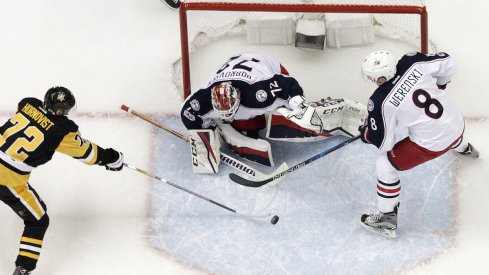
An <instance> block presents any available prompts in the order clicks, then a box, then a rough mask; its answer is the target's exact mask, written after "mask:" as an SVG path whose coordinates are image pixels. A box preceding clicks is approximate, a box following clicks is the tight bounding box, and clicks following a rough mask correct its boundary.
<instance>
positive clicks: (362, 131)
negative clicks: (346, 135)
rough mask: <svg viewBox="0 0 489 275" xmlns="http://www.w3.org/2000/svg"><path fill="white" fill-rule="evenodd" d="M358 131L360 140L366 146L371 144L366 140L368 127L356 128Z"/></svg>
mask: <svg viewBox="0 0 489 275" xmlns="http://www.w3.org/2000/svg"><path fill="white" fill-rule="evenodd" d="M358 131H359V132H360V139H361V140H362V141H363V142H364V143H367V144H370V143H371V142H370V141H369V140H368V138H367V136H368V126H367V125H362V126H360V127H358Z"/></svg>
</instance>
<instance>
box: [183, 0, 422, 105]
mask: <svg viewBox="0 0 489 275" xmlns="http://www.w3.org/2000/svg"><path fill="white" fill-rule="evenodd" d="M191 1H192V0H187V1H186V2H182V3H181V6H180V9H179V15H180V38H181V54H182V56H181V58H182V59H181V62H182V81H183V83H182V84H183V86H182V87H183V96H184V98H186V97H188V96H189V95H190V93H191V87H190V58H189V55H190V51H189V42H190V41H189V31H188V22H189V21H188V20H189V18H188V12H189V11H231V12H278V13H279V12H289V13H366V14H411V15H419V43H420V45H419V48H420V51H421V52H424V53H427V52H428V45H429V40H428V13H427V11H426V6H425V5H424V2H423V1H421V0H420V1H417V0H414V2H418V3H417V4H416V5H412V3H413V0H405V2H409V5H402V4H399V3H400V2H401V3H402V2H404V1H380V2H383V3H384V4H338V3H335V4H327V3H321V4H317V3H289V2H291V1H287V0H283V2H282V3H263V2H260V3H258V2H254V3H252V2H202V1H199V2H191ZM194 1H198V0H194ZM308 2H311V1H308ZM389 3H395V4H389Z"/></svg>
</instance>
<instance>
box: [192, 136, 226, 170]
mask: <svg viewBox="0 0 489 275" xmlns="http://www.w3.org/2000/svg"><path fill="white" fill-rule="evenodd" d="M188 133H189V139H190V149H191V154H192V170H193V172H194V173H197V174H211V173H217V172H218V168H219V163H220V162H221V158H220V155H221V152H220V150H221V143H220V138H219V131H214V130H211V129H206V130H189V131H188Z"/></svg>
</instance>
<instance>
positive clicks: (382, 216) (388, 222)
mask: <svg viewBox="0 0 489 275" xmlns="http://www.w3.org/2000/svg"><path fill="white" fill-rule="evenodd" d="M398 209H399V203H398V204H397V205H396V207H394V211H392V212H388V213H383V212H378V213H374V214H363V215H362V217H361V219H360V221H361V223H360V224H361V225H362V227H363V228H365V229H367V230H368V231H370V232H373V233H376V234H379V235H382V236H384V237H388V238H392V239H395V238H396V237H397V236H396V228H397V211H398Z"/></svg>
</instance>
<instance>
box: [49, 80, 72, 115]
mask: <svg viewBox="0 0 489 275" xmlns="http://www.w3.org/2000/svg"><path fill="white" fill-rule="evenodd" d="M44 108H45V109H46V110H47V111H48V112H50V113H51V114H54V115H65V116H66V115H68V114H69V113H70V112H73V111H75V110H76V101H75V96H74V95H73V93H72V92H71V91H70V90H68V89H66V88H65V87H61V86H58V87H52V88H51V89H49V90H48V91H47V92H46V95H45V96H44ZM59 111H61V112H59Z"/></svg>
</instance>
